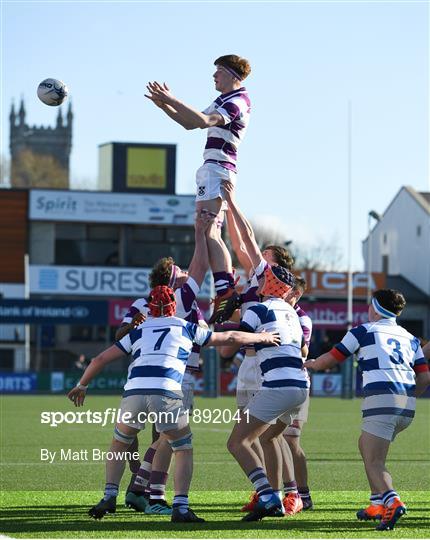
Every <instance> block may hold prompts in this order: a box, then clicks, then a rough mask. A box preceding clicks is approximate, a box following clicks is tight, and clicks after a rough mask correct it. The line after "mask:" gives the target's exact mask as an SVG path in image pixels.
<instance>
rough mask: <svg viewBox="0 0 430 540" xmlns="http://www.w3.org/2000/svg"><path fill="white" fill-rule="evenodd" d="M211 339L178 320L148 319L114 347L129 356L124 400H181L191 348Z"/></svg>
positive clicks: (174, 318)
mask: <svg viewBox="0 0 430 540" xmlns="http://www.w3.org/2000/svg"><path fill="white" fill-rule="evenodd" d="M211 335H212V332H211V331H210V330H208V329H206V328H202V327H200V326H198V325H197V324H195V323H190V322H187V321H185V320H183V319H179V318H178V317H148V319H147V320H146V321H145V322H143V323H142V324H141V325H139V326H138V327H137V328H136V329H134V330H132V331H131V332H130V333H129V334H127V335H126V336H124V337H123V338H122V339H121V340H120V341H117V342H116V343H115V345H116V346H117V347H119V348H120V349H121V350H122V351H124V352H125V353H127V354H128V353H131V354H132V356H133V362H132V363H131V364H130V366H129V368H128V379H127V383H126V385H125V386H124V394H123V395H124V397H127V396H131V395H134V394H162V395H165V396H170V397H174V398H177V397H182V392H181V384H182V379H183V377H184V372H185V367H186V365H187V360H188V358H189V356H190V354H191V351H192V348H193V345H194V344H197V345H200V346H203V345H206V343H207V342H208V341H209V339H210V337H211Z"/></svg>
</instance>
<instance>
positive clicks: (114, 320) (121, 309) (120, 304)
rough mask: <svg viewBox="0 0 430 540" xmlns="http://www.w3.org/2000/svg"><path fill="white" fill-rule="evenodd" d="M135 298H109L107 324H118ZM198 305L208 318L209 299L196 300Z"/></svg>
mask: <svg viewBox="0 0 430 540" xmlns="http://www.w3.org/2000/svg"><path fill="white" fill-rule="evenodd" d="M135 300H136V299H135V298H134V299H131V298H130V299H129V300H124V299H118V300H109V325H110V326H119V325H120V324H121V322H122V320H123V318H124V316H125V314H126V313H127V311H128V310H129V308H130V306H131V305H132V303H133V302H134V301H135ZM198 304H199V307H200V309H201V310H202V312H203V315H204V316H205V319H206V320H207V319H208V318H209V309H210V306H209V301H200V300H199V301H198Z"/></svg>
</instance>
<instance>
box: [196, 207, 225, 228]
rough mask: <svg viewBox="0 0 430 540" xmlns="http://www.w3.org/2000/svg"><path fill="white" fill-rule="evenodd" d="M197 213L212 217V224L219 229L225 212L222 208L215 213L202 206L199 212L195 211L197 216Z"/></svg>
mask: <svg viewBox="0 0 430 540" xmlns="http://www.w3.org/2000/svg"><path fill="white" fill-rule="evenodd" d="M199 213H200V214H201V215H207V216H208V217H210V218H212V219H213V220H214V224H215V225H216V227H217V228H218V229H221V228H222V227H223V225H224V214H225V211H224V210H220V211H219V212H218V213H216V212H211V211H210V210H208V209H207V208H202V209H201V210H200V211H199V212H196V217H197V216H198V214H199Z"/></svg>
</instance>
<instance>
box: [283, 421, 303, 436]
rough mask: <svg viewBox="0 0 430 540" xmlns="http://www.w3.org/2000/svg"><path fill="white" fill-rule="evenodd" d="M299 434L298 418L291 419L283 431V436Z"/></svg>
mask: <svg viewBox="0 0 430 540" xmlns="http://www.w3.org/2000/svg"><path fill="white" fill-rule="evenodd" d="M301 434H302V426H301V425H300V422H299V421H298V420H293V421H292V422H291V424H290V425H289V426H287V427H286V429H285V431H284V433H283V435H284V437H300V435H301Z"/></svg>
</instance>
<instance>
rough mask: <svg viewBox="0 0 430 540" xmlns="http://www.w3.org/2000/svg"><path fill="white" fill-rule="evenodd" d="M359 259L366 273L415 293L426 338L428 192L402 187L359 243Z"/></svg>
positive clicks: (429, 329) (429, 328) (429, 316)
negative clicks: (396, 280) (396, 281)
mask: <svg viewBox="0 0 430 540" xmlns="http://www.w3.org/2000/svg"><path fill="white" fill-rule="evenodd" d="M363 257H364V260H365V269H366V271H367V272H369V271H371V272H383V273H385V274H386V275H387V276H395V277H397V278H400V279H403V280H406V281H407V282H409V284H408V285H411V287H410V288H411V289H412V288H414V289H415V291H416V293H415V294H413V296H415V297H417V296H419V297H420V300H419V304H422V309H420V312H426V316H425V319H426V320H427V322H426V323H425V324H424V333H425V334H426V335H425V337H427V338H429V337H430V335H429V334H430V192H417V191H415V190H414V189H413V188H412V187H409V186H403V187H402V188H401V189H400V191H399V192H398V193H397V195H396V196H395V197H394V199H393V200H392V201H391V203H390V204H389V206H388V207H387V209H386V210H385V212H384V213H383V215H382V216H381V217H380V221H378V222H377V223H376V224H375V226H374V227H373V229H372V230H370V233H369V236H368V237H367V238H366V239H365V240H364V241H363ZM369 263H370V264H369ZM402 292H403V291H402ZM405 292H406V291H405ZM420 293H422V294H420ZM405 296H406V300H407V301H408V295H407V294H405ZM409 300H410V299H409ZM417 300H418V298H415V301H417ZM409 309H410V310H411V309H412V306H410V308H409ZM410 314H411V312H410Z"/></svg>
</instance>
